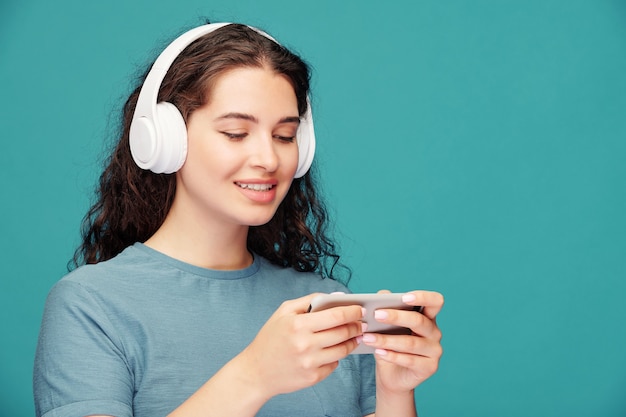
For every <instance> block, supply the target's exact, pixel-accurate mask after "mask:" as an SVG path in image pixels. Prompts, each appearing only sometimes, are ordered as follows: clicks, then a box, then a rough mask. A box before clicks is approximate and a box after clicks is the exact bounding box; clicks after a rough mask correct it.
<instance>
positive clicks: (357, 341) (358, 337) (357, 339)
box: [356, 336, 363, 345]
mask: <svg viewBox="0 0 626 417" xmlns="http://www.w3.org/2000/svg"><path fill="white" fill-rule="evenodd" d="M356 343H357V344H359V345H360V344H361V343H363V336H357V337H356Z"/></svg>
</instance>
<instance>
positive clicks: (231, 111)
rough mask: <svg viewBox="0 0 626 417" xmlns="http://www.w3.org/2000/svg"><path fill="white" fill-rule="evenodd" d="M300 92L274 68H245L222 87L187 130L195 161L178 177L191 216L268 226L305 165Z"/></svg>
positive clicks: (216, 88)
mask: <svg viewBox="0 0 626 417" xmlns="http://www.w3.org/2000/svg"><path fill="white" fill-rule="evenodd" d="M299 120H300V119H299V117H298V104H297V100H296V95H295V92H294V89H293V87H292V86H291V84H290V83H289V81H288V80H287V79H286V78H285V77H284V76H282V75H278V74H276V73H274V72H272V71H271V70H269V69H266V68H237V69H234V70H231V71H228V72H226V73H225V74H223V75H221V76H220V77H219V78H218V79H217V81H216V82H215V83H214V87H213V88H212V91H211V93H210V96H209V100H208V103H207V104H206V105H204V106H202V107H200V108H198V109H197V110H196V111H194V112H193V113H192V114H191V116H190V117H189V120H188V122H187V134H188V153H187V159H186V161H185V164H184V165H183V167H182V168H181V169H180V170H179V172H178V174H177V175H178V176H177V191H176V198H177V200H178V201H177V204H181V203H182V204H185V205H186V206H185V213H186V214H187V215H194V216H196V215H197V216H203V217H207V216H209V218H210V219H212V220H217V221H219V222H220V223H221V224H224V223H225V222H226V223H234V224H237V225H246V226H257V225H261V224H265V223H267V222H268V221H269V220H270V219H271V218H272V216H273V215H274V213H275V212H276V209H277V208H278V206H279V204H280V202H281V201H282V200H283V198H284V197H285V194H286V193H287V191H288V190H289V187H290V185H291V182H292V180H293V176H294V174H295V172H296V168H297V165H298V145H297V143H296V139H295V136H296V131H297V129H298V125H299V123H300V122H299Z"/></svg>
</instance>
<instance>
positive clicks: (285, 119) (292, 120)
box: [215, 112, 300, 124]
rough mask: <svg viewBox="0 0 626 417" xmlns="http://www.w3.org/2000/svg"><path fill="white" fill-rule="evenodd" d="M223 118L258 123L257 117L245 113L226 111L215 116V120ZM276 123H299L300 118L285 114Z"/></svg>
mask: <svg viewBox="0 0 626 417" xmlns="http://www.w3.org/2000/svg"><path fill="white" fill-rule="evenodd" d="M223 119H241V120H248V121H250V122H253V123H259V119H257V118H256V117H254V116H253V115H251V114H246V113H237V112H232V113H226V114H223V115H221V116H220V117H218V118H216V119H215V120H223ZM278 123H279V124H282V123H298V124H300V118H299V117H297V116H287V117H283V118H282V119H280V120H279V121H278Z"/></svg>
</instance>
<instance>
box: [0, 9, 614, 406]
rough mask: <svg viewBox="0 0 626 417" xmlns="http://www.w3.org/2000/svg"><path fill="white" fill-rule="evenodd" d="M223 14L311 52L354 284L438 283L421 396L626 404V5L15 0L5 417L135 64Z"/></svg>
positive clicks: (331, 191)
mask: <svg viewBox="0 0 626 417" xmlns="http://www.w3.org/2000/svg"><path fill="white" fill-rule="evenodd" d="M201 16H206V17H209V18H211V19H212V20H214V21H220V20H226V21H232V20H235V21H241V22H246V23H249V24H252V25H257V26H260V27H263V28H265V29H267V30H268V31H270V32H271V33H272V34H273V35H274V36H276V37H277V38H278V39H279V40H281V41H282V42H283V43H284V44H286V45H287V46H289V47H291V48H293V49H295V50H296V51H298V52H299V53H301V54H302V55H303V56H304V57H305V58H306V59H307V60H308V61H309V62H310V63H311V64H312V67H313V70H314V72H313V101H314V112H315V121H316V129H317V135H318V146H319V148H318V149H319V152H318V153H317V163H318V164H319V167H320V168H321V170H322V172H323V176H324V186H325V191H326V194H327V195H328V197H329V205H330V208H331V210H332V213H333V217H334V218H335V219H336V221H337V232H338V233H339V237H340V242H341V245H342V247H343V249H344V254H345V257H344V259H345V261H346V262H347V263H348V264H349V265H350V266H351V267H352V269H353V271H354V278H353V280H352V284H351V285H352V288H353V289H354V290H355V291H367V292H370V291H375V290H377V289H379V288H389V289H392V290H396V291H403V290H408V289H413V288H419V289H421V288H424V289H432V290H438V291H440V292H442V293H443V294H444V295H445V296H446V306H445V308H444V310H443V312H442V313H441V315H440V318H439V324H440V326H441V328H442V329H443V331H444V340H443V344H444V348H445V354H444V357H443V359H442V362H441V367H440V370H439V372H438V374H437V375H436V376H434V377H433V378H432V379H431V380H429V381H427V382H426V383H425V384H423V385H422V386H421V387H420V388H419V389H418V390H417V394H416V397H417V401H418V405H419V409H420V415H421V416H422V417H425V416H430V417H436V416H481V417H490V416H494V417H495V416H508V417H516V416H615V417H617V416H624V415H626V395H625V394H624V393H625V391H626V354H625V352H626V325H625V319H626V303H625V302H624V297H625V296H626V279H625V278H626V218H625V213H626V187H625V184H624V182H625V180H626V164H625V163H624V162H625V161H624V160H625V157H626V2H624V1H617V0H613V1H610V0H588V1H583V0H530V1H516V2H515V1H504V0H500V1H496V0H491V1H490V0H475V1H460V0H451V1H434V0H422V1H419V0H416V1H386V2H383V1H342V2H340V1H330V0H316V1H311V2H296V1H292V2H282V1H278V0H276V1H264V2H260V1H252V0H250V1H239V2H235V1H232V0H229V1H222V0H220V1H207V0H204V1H200V0H178V1H154V0H151V1H147V0H142V1H127V0H123V1H122V0H108V1H102V2H84V1H78V0H59V1H55V2H50V1H42V0H31V1H29V2H18V1H17V0H9V1H7V0H2V3H0V83H1V86H2V88H1V91H2V101H1V103H2V104H0V106H1V110H2V111H1V112H0V127H1V130H0V132H2V133H1V134H2V146H3V149H2V152H0V166H2V167H3V169H2V172H3V174H2V175H1V176H0V189H1V190H2V197H1V201H2V203H1V204H0V210H1V211H0V214H1V215H0V256H1V257H2V258H1V260H2V274H1V279H0V313H1V316H0V318H1V320H0V334H1V335H2V336H1V337H2V343H1V346H2V347H1V351H0V352H1V355H0V415H2V416H11V417H19V416H30V415H32V414H33V406H32V393H31V367H32V360H33V354H34V349H35V345H36V338H37V332H38V327H39V322H40V319H41V314H42V310H43V305H44V301H45V297H46V294H47V292H48V290H49V289H50V287H51V286H52V285H53V284H54V283H55V282H56V281H57V280H58V279H59V278H60V277H61V276H62V275H63V274H64V273H65V267H66V263H67V261H68V260H69V259H70V257H71V256H72V254H73V250H74V248H75V246H76V244H77V242H78V228H79V223H80V220H81V218H82V216H83V214H84V213H85V211H86V209H87V207H88V204H89V200H90V196H91V190H92V187H93V185H94V183H95V180H96V178H97V175H98V172H99V164H98V161H99V159H100V157H101V154H102V152H103V149H104V148H103V140H104V137H105V134H106V132H107V131H108V129H109V124H110V123H112V122H114V121H115V117H116V116H113V117H111V116H110V115H111V112H112V111H114V110H116V109H118V108H119V106H120V105H121V101H122V99H123V98H124V97H125V96H126V95H127V93H128V91H129V85H130V80H131V78H132V77H131V76H132V75H133V74H135V73H136V71H137V70H138V69H139V68H142V67H143V66H144V65H145V64H146V63H147V62H148V61H149V60H150V59H152V58H153V57H154V56H155V53H156V51H157V50H159V49H160V48H161V47H162V46H163V45H164V44H165V43H166V42H167V41H168V40H169V39H171V38H172V37H173V36H175V35H176V34H178V33H179V32H180V31H182V30H183V29H185V28H188V27H190V26H193V25H196V24H198V23H200V17H201Z"/></svg>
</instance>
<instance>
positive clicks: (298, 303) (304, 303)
mask: <svg viewBox="0 0 626 417" xmlns="http://www.w3.org/2000/svg"><path fill="white" fill-rule="evenodd" d="M320 294H322V293H319V292H316V293H313V294H309V295H305V296H304V297H300V298H296V299H294V300H287V301H285V302H283V303H282V304H281V306H280V308H279V309H280V310H282V311H283V312H285V313H292V314H303V313H306V312H307V311H309V306H310V305H311V300H313V299H314V298H315V297H317V296H318V295H320Z"/></svg>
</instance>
